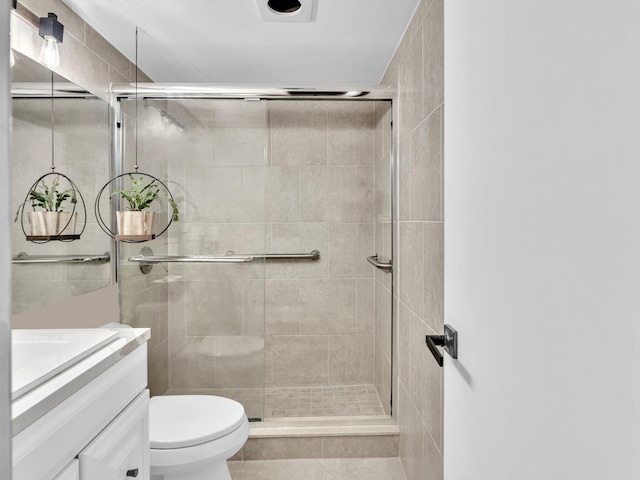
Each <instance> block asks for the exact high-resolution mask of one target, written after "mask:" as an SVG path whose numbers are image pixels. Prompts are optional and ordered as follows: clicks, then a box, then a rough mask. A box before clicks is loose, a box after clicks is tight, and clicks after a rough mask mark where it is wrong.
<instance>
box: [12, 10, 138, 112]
mask: <svg viewBox="0 0 640 480" xmlns="http://www.w3.org/2000/svg"><path fill="white" fill-rule="evenodd" d="M48 12H53V13H55V14H56V15H58V21H59V22H60V23H62V24H63V25H64V38H63V42H62V45H60V47H59V52H60V66H59V67H58V68H56V69H55V70H54V71H55V72H56V73H59V74H60V75H62V76H63V77H65V78H67V79H68V80H69V81H71V82H73V83H75V84H76V85H80V86H81V87H83V88H85V89H87V91H89V92H91V93H93V94H94V95H96V96H97V97H99V98H102V99H103V100H106V101H109V93H108V92H109V85H110V84H111V83H118V82H129V81H133V80H134V79H135V65H134V64H133V63H132V62H131V61H129V59H127V58H126V57H125V56H124V55H122V54H121V53H120V52H119V51H118V50H116V49H115V48H114V47H113V46H112V45H111V44H110V43H109V42H107V40H105V39H104V37H102V36H101V35H100V34H99V33H98V32H96V31H95V30H94V29H93V28H91V26H90V25H89V24H88V23H87V22H85V21H84V20H83V19H82V18H80V17H79V16H78V15H77V14H76V13H75V12H73V10H71V9H70V8H69V7H67V6H66V5H65V4H64V3H63V2H62V1H61V0H45V1H43V0H19V2H18V9H17V10H13V14H12V15H11V47H12V48H13V49H14V51H16V52H17V53H18V55H26V56H27V57H29V58H32V59H34V60H36V61H37V60H38V57H39V56H40V47H41V46H42V38H41V37H40V36H38V17H46V16H47V14H48ZM134 35H135V32H133V31H132V32H131V37H132V38H133V37H134ZM138 79H139V81H141V82H144V81H150V80H149V78H148V77H147V76H146V75H145V74H144V73H143V72H142V71H140V70H139V71H138Z"/></svg>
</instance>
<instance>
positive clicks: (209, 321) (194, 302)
mask: <svg viewBox="0 0 640 480" xmlns="http://www.w3.org/2000/svg"><path fill="white" fill-rule="evenodd" d="M242 287H243V284H242V281H241V280H227V281H222V280H220V281H216V280H202V281H187V282H186V302H187V303H186V310H187V316H186V331H187V335H193V336H214V335H225V336H228V335H241V334H242Z"/></svg>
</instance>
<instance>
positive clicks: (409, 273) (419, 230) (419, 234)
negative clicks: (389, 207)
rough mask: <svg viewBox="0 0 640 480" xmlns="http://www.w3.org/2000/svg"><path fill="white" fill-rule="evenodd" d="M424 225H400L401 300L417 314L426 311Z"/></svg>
mask: <svg viewBox="0 0 640 480" xmlns="http://www.w3.org/2000/svg"><path fill="white" fill-rule="evenodd" d="M423 230H424V229H423V224H422V223H404V222H403V223H401V224H400V271H399V283H400V285H399V291H400V299H401V300H402V301H403V302H404V303H405V304H406V305H407V306H408V307H409V308H410V309H411V310H413V311H414V312H415V313H417V314H418V315H420V316H422V315H423V311H424V264H423V262H422V261H421V259H422V257H423V255H424V244H423Z"/></svg>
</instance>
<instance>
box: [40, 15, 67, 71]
mask: <svg viewBox="0 0 640 480" xmlns="http://www.w3.org/2000/svg"><path fill="white" fill-rule="evenodd" d="M38 34H39V35H40V36H41V37H42V38H43V39H44V41H43V42H42V48H41V49H40V62H41V63H42V64H43V65H44V66H45V67H48V68H49V69H54V68H58V67H59V66H60V53H59V52H58V43H62V36H63V35H64V25H62V24H61V23H60V22H59V21H58V16H57V15H56V14H55V13H49V14H48V15H47V16H46V17H41V18H40V28H39V31H38Z"/></svg>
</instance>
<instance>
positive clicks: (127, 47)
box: [63, 0, 418, 86]
mask: <svg viewBox="0 0 640 480" xmlns="http://www.w3.org/2000/svg"><path fill="white" fill-rule="evenodd" d="M63 1H64V2H65V3H66V4H67V5H69V6H70V7H71V8H72V9H73V10H75V11H76V12H77V13H78V14H79V15H80V16H81V17H82V18H84V19H85V20H86V21H87V22H88V23H89V24H90V25H91V26H93V27H94V28H95V29H96V30H97V31H98V32H100V33H101V34H102V35H103V36H104V37H106V38H107V40H109V41H110V42H111V43H112V44H113V45H115V46H116V48H118V49H119V50H120V51H121V52H123V53H124V54H125V55H126V56H127V57H129V59H130V60H132V61H135V51H136V49H135V46H136V42H135V30H136V27H138V28H139V29H140V30H141V31H140V33H139V35H138V59H139V65H140V68H141V69H142V70H143V71H144V72H145V73H147V74H148V75H149V76H150V77H151V78H152V79H153V80H154V81H156V82H161V83H173V82H204V83H253V84H261V85H267V84H277V85H281V86H286V85H309V86H311V85H358V84H360V85H372V84H377V83H379V81H380V79H381V77H382V75H383V73H384V71H385V69H386V67H387V64H388V63H389V60H390V59H391V57H392V55H393V53H394V51H395V49H396V46H397V45H398V43H399V41H400V39H401V38H402V35H403V33H404V31H405V29H406V27H407V25H408V23H409V21H410V19H411V16H412V15H413V12H414V10H415V8H416V5H417V3H418V0H315V1H316V2H317V5H316V7H315V8H316V11H315V19H314V20H313V21H311V22H290V21H284V22H281V21H265V20H263V19H262V17H261V15H260V13H259V8H258V4H257V2H258V1H262V2H265V3H266V1H267V0H135V1H131V0H63ZM300 1H301V3H303V5H304V3H305V2H309V1H311V0H300ZM280 18H282V17H280Z"/></svg>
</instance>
